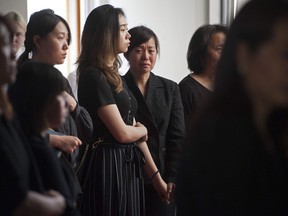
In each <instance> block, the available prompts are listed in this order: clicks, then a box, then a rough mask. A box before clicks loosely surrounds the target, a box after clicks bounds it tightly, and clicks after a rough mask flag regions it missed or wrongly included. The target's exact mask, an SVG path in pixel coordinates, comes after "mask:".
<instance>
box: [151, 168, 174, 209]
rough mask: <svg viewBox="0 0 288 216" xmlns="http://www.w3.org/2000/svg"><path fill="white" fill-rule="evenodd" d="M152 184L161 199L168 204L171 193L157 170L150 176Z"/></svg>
mask: <svg viewBox="0 0 288 216" xmlns="http://www.w3.org/2000/svg"><path fill="white" fill-rule="evenodd" d="M152 185H153V187H154V189H155V190H156V191H157V193H158V195H159V196H160V198H161V200H162V201H164V202H166V203H167V204H169V203H170V200H171V193H170V192H169V191H168V186H167V184H166V182H165V181H164V180H163V179H162V177H161V175H160V173H159V172H158V173H157V174H156V175H155V176H153V177H152Z"/></svg>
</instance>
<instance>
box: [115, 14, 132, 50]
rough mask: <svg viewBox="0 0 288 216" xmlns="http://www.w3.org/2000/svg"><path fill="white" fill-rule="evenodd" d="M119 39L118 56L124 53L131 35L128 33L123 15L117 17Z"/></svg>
mask: <svg viewBox="0 0 288 216" xmlns="http://www.w3.org/2000/svg"><path fill="white" fill-rule="evenodd" d="M119 24H120V29H119V32H120V33H119V39H118V54H119V53H125V52H127V50H128V47H129V45H130V40H129V39H130V37H131V35H130V34H129V32H128V24H127V21H126V18H125V17H124V16H123V15H119Z"/></svg>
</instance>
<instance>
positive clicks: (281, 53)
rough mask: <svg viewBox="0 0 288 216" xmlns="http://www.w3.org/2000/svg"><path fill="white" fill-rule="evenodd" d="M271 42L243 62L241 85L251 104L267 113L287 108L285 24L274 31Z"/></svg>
mask: <svg viewBox="0 0 288 216" xmlns="http://www.w3.org/2000/svg"><path fill="white" fill-rule="evenodd" d="M273 33H274V36H273V38H272V39H271V40H270V41H268V42H266V43H264V44H263V45H262V46H261V47H260V48H259V50H257V51H256V53H251V52H250V54H249V55H248V58H247V62H248V64H247V65H243V66H245V67H247V71H243V72H244V82H245V84H246V86H247V89H248V92H249V93H250V95H251V96H252V100H254V102H256V103H258V104H261V105H263V106H268V108H270V109H274V108H284V107H288V21H287V20H286V21H281V22H278V23H277V24H276V26H275V27H274V32H273Z"/></svg>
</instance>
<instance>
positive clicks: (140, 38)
mask: <svg viewBox="0 0 288 216" xmlns="http://www.w3.org/2000/svg"><path fill="white" fill-rule="evenodd" d="M128 32H129V34H130V35H131V38H130V46H129V47H128V51H127V52H126V53H124V55H125V57H127V56H129V53H130V52H131V51H132V50H133V49H134V48H135V47H138V46H140V45H141V44H143V43H146V42H148V41H149V40H150V39H151V38H154V40H155V45H156V51H157V53H159V52H160V43H159V39H158V37H157V35H156V34H155V33H154V32H153V31H152V30H151V29H150V28H147V27H146V26H143V25H141V26H136V27H133V28H131V29H129V31H128Z"/></svg>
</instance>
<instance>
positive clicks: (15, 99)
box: [10, 61, 68, 134]
mask: <svg viewBox="0 0 288 216" xmlns="http://www.w3.org/2000/svg"><path fill="white" fill-rule="evenodd" d="M65 89H66V82H65V80H64V77H63V75H62V74H61V72H60V71H59V70H58V69H56V68H55V67H53V66H52V65H50V64H46V63H41V62H35V61H28V62H25V63H23V64H22V65H21V66H20V67H19V71H18V73H17V79H16V82H15V83H14V85H12V86H11V90H10V98H11V101H12V103H13V106H14V109H15V111H16V113H17V116H18V118H19V120H20V122H21V124H22V125H23V127H24V130H25V131H26V132H27V133H29V134H33V133H42V132H44V131H45V130H47V129H48V128H56V127H58V126H59V125H60V124H62V123H63V122H64V120H65V118H66V117H67V114H68V113H67V111H68V108H67V106H66V102H65V96H64V90H65Z"/></svg>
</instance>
